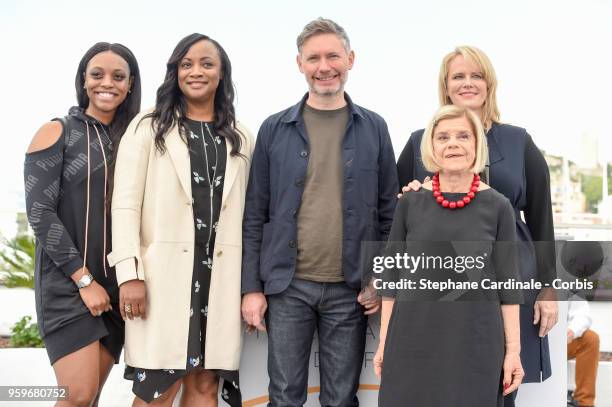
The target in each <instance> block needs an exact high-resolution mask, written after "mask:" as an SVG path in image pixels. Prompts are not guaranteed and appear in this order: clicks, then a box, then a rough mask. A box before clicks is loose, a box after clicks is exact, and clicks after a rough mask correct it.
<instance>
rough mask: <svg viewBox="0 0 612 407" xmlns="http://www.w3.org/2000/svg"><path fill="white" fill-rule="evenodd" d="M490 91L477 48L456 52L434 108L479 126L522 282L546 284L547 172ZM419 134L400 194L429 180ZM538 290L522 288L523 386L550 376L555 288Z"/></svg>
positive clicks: (549, 241) (550, 250)
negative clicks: (510, 212) (454, 110)
mask: <svg viewBox="0 0 612 407" xmlns="http://www.w3.org/2000/svg"><path fill="white" fill-rule="evenodd" d="M496 93H497V76H496V74H495V69H494V68H493V64H492V63H491V61H490V60H489V58H488V57H487V55H486V54H485V53H484V52H483V51H482V50H480V49H478V48H476V47H472V46H460V47H457V48H455V49H454V50H453V51H452V52H449V53H448V54H447V55H446V56H445V57H444V58H443V60H442V63H441V65H440V73H439V78H438V99H439V101H440V106H444V105H456V106H461V107H464V108H467V109H470V110H471V111H473V112H474V113H475V114H476V115H477V116H478V117H479V118H480V120H481V121H482V123H483V126H484V128H485V133H486V140H487V144H488V153H489V159H488V164H487V167H486V171H485V174H486V176H487V180H486V182H487V183H488V184H489V185H491V187H492V188H494V189H495V190H497V191H498V192H500V193H501V194H503V195H504V196H505V197H506V198H508V200H509V201H510V203H511V204H512V207H513V208H514V216H515V220H516V222H515V228H516V236H517V239H518V240H519V241H520V244H519V245H518V246H517V250H518V251H519V253H520V255H519V261H520V267H519V272H520V274H521V278H522V280H524V281H528V280H530V279H534V280H537V281H539V282H541V283H542V284H544V285H545V284H550V283H551V282H552V281H553V280H554V278H555V277H556V275H555V250H554V228H553V216H552V206H551V197H550V177H549V173H548V166H547V165H546V161H545V160H544V157H543V155H542V153H541V152H540V150H539V149H538V147H537V146H536V145H535V143H534V141H533V139H532V138H531V136H530V135H529V133H528V132H527V130H525V129H524V128H521V127H518V126H513V125H510V124H506V123H502V122H501V120H500V111H499V108H498V105H497V96H496ZM422 135H423V130H417V131H415V132H414V133H412V135H411V136H410V139H409V140H408V142H407V143H406V146H405V147H404V150H403V151H402V153H401V155H400V157H399V159H398V161H397V170H398V178H399V182H400V185H407V186H405V187H404V188H403V190H404V192H406V191H408V190H409V189H412V190H418V189H419V188H420V182H422V181H423V180H424V179H426V176H431V175H432V174H431V173H430V172H428V171H427V170H426V168H424V166H423V165H422V163H421V161H422V160H421V157H420V154H419V145H420V143H421V138H422ZM523 219H524V220H523ZM544 287H545V288H543V289H542V290H524V291H523V295H524V303H523V304H521V306H520V321H521V348H522V350H523V352H522V356H521V357H522V363H523V367H524V368H525V378H524V382H525V383H537V382H541V381H543V380H546V379H547V378H548V377H550V376H551V374H552V372H551V364H550V352H549V347H548V337H547V334H548V332H550V330H551V329H552V328H553V326H554V325H555V324H556V322H557V316H558V307H557V303H556V301H555V299H556V296H555V293H554V290H553V289H552V288H546V287H547V286H546V285H545V286H544ZM516 394H517V393H516V392H514V393H513V394H511V395H509V396H508V397H506V399H505V404H504V406H505V407H514V405H515V403H514V399H515V397H516Z"/></svg>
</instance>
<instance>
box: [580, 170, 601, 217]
mask: <svg viewBox="0 0 612 407" xmlns="http://www.w3.org/2000/svg"><path fill="white" fill-rule="evenodd" d="M601 182H602V179H601V177H598V176H593V175H584V174H583V175H582V193H584V196H585V197H586V204H587V211H588V212H591V213H597V204H599V202H601Z"/></svg>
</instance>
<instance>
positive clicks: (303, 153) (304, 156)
mask: <svg viewBox="0 0 612 407" xmlns="http://www.w3.org/2000/svg"><path fill="white" fill-rule="evenodd" d="M300 157H302V158H306V157H308V151H306V150H303V151H302V152H301V153H300Z"/></svg>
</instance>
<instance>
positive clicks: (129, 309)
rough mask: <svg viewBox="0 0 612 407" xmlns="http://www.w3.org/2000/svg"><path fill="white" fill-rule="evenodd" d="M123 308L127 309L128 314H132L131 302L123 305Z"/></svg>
mask: <svg viewBox="0 0 612 407" xmlns="http://www.w3.org/2000/svg"><path fill="white" fill-rule="evenodd" d="M123 310H124V311H125V313H126V314H131V313H132V305H130V304H125V305H124V306H123Z"/></svg>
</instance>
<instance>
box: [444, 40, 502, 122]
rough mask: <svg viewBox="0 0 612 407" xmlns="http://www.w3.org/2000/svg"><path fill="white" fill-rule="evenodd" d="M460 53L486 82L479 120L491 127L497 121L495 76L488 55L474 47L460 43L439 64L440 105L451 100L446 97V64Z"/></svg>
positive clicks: (449, 102)
mask: <svg viewBox="0 0 612 407" xmlns="http://www.w3.org/2000/svg"><path fill="white" fill-rule="evenodd" d="M458 55H461V56H463V58H465V59H466V60H467V61H469V62H472V63H474V64H476V65H477V66H478V68H479V69H480V71H481V72H482V75H483V77H484V80H485V82H486V83H487V98H486V99H485V102H484V105H483V107H482V117H481V120H482V122H483V124H484V126H485V127H486V128H489V127H491V124H492V123H494V122H495V123H499V108H498V107H497V95H496V93H497V76H496V75H495V69H493V65H492V64H491V61H490V60H489V57H487V55H486V54H485V53H484V52H482V51H481V50H480V49H478V48H476V47H472V46H469V45H462V46H459V47H457V48H455V50H454V51H453V52H451V53H449V54H447V55H446V56H445V57H444V59H443V60H442V64H441V65H440V75H439V77H438V97H439V100H440V106H444V105H452V104H453V102H452V101H451V100H450V97H448V64H449V63H450V61H451V60H452V59H453V58H455V57H456V56H458Z"/></svg>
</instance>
